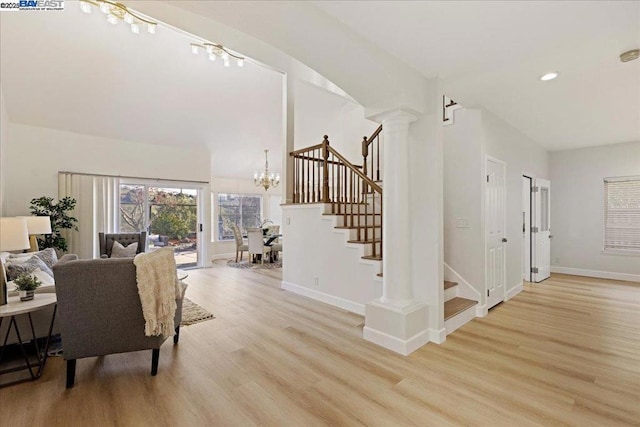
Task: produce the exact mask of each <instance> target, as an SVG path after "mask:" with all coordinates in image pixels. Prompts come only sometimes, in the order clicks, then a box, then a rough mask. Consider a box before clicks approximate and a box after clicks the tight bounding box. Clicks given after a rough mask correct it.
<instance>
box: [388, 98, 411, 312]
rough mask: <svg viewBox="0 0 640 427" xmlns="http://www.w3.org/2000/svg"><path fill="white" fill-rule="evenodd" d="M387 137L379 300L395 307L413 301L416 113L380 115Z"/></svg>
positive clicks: (396, 112)
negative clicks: (412, 191) (412, 169)
mask: <svg viewBox="0 0 640 427" xmlns="http://www.w3.org/2000/svg"><path fill="white" fill-rule="evenodd" d="M379 120H380V122H381V123H382V133H383V141H384V152H383V155H384V159H383V161H384V163H383V164H384V168H385V173H384V190H383V192H382V206H383V217H382V218H383V223H382V225H383V228H382V232H383V235H382V244H383V251H382V253H383V257H382V271H383V286H382V298H381V299H380V301H381V302H382V303H385V304H389V305H393V306H395V307H406V306H408V305H410V304H411V303H412V302H413V288H412V284H411V252H410V249H411V244H410V242H411V229H410V217H409V125H410V124H411V122H413V121H415V120H416V117H415V116H414V115H412V114H410V113H407V112H405V111H402V110H396V111H392V112H389V113H385V114H384V115H382V116H381V117H379Z"/></svg>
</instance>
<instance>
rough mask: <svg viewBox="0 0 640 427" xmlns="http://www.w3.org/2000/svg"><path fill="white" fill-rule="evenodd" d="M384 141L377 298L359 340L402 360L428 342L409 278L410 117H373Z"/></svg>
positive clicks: (397, 113)
mask: <svg viewBox="0 0 640 427" xmlns="http://www.w3.org/2000/svg"><path fill="white" fill-rule="evenodd" d="M373 119H374V120H375V121H377V122H379V123H382V132H383V138H384V139H383V140H384V145H385V147H384V152H383V153H384V154H383V155H384V159H383V160H384V168H385V172H384V187H383V191H382V202H383V213H384V214H383V224H382V225H383V236H382V239H383V243H382V244H383V251H382V254H383V255H382V272H383V285H382V297H381V298H380V299H379V300H374V301H371V302H369V303H368V304H366V307H365V327H364V330H363V337H364V339H366V340H368V341H371V342H373V343H376V344H378V345H381V346H383V347H385V348H388V349H390V350H393V351H395V352H397V353H400V354H404V355H407V354H409V353H411V352H413V351H414V350H417V349H418V348H420V347H421V346H423V345H424V344H426V343H427V342H429V331H428V327H427V326H428V315H429V310H428V306H427V305H426V304H425V303H420V302H417V301H416V300H415V298H414V295H413V283H412V277H411V214H410V210H409V209H410V203H409V202H410V199H409V198H410V195H409V126H410V125H411V123H412V122H414V121H415V120H417V117H416V116H415V115H414V114H411V113H410V112H408V111H404V110H394V111H390V112H386V113H382V114H379V115H376V116H375V117H373Z"/></svg>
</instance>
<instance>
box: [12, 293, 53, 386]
mask: <svg viewBox="0 0 640 427" xmlns="http://www.w3.org/2000/svg"><path fill="white" fill-rule="evenodd" d="M51 305H53V306H54V307H53V314H52V316H51V324H50V325H49V334H48V335H47V341H46V343H45V347H44V352H43V353H41V352H40V346H39V345H38V339H37V338H36V332H35V329H34V328H33V320H32V319H31V313H33V312H35V311H38V310H42V309H44V308H46V307H49V306H51ZM57 309H58V305H57V300H56V295H55V294H36V295H35V296H34V298H33V299H32V300H31V301H20V297H9V299H8V304H5V305H0V326H2V322H3V320H4V319H5V318H8V319H9V327H8V328H7V333H6V334H5V336H4V341H3V342H2V348H1V349H0V362H2V357H3V356H4V352H5V350H6V348H7V340H8V339H9V334H10V333H11V327H12V326H13V330H14V331H15V333H16V337H17V338H18V345H19V347H20V351H21V352H22V356H23V357H24V362H25V364H24V365H20V366H15V367H11V368H7V369H4V370H0V375H3V374H8V373H11V372H17V371H22V370H25V369H28V370H29V375H30V376H29V377H26V378H22V379H19V380H15V381H11V382H8V383H6V384H0V388H1V387H6V386H9V385H13V384H18V383H22V382H25V381H35V380H37V379H38V378H40V376H41V375H42V371H43V370H44V365H45V364H46V362H47V353H48V352H49V342H50V340H51V331H52V330H53V322H54V320H55V318H56V311H57ZM24 314H26V315H27V316H28V318H29V326H30V327H31V336H32V338H33V345H34V346H35V351H36V357H37V359H36V360H37V361H36V363H33V361H30V360H29V355H28V353H27V349H26V348H25V345H24V344H23V342H22V336H21V335H20V329H19V328H18V322H16V316H20V315H24ZM25 337H26V336H25Z"/></svg>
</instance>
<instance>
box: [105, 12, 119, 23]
mask: <svg viewBox="0 0 640 427" xmlns="http://www.w3.org/2000/svg"><path fill="white" fill-rule="evenodd" d="M107 22H108V23H109V24H113V25H116V24H117V23H118V18H116V16H115V15H112V14H108V15H107Z"/></svg>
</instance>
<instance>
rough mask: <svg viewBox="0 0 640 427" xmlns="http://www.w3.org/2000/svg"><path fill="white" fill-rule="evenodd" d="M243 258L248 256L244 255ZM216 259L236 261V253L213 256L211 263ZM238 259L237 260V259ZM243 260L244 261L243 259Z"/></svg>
mask: <svg viewBox="0 0 640 427" xmlns="http://www.w3.org/2000/svg"><path fill="white" fill-rule="evenodd" d="M244 256H245V257H246V256H248V255H247V254H246V253H245V254H244ZM218 259H234V260H235V259H236V253H235V252H230V253H228V254H215V255H213V256H212V257H211V261H215V260H218ZM238 259H239V258H238ZM243 259H246V258H244V257H243Z"/></svg>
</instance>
